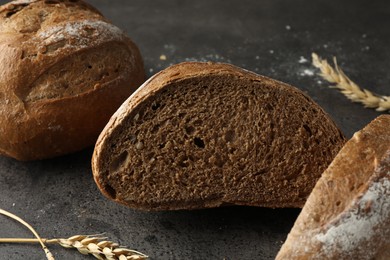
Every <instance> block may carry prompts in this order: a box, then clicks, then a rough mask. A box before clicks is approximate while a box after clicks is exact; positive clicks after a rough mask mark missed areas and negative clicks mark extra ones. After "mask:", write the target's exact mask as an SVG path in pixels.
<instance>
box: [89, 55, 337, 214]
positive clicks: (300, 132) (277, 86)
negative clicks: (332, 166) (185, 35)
mask: <svg viewBox="0 0 390 260" xmlns="http://www.w3.org/2000/svg"><path fill="white" fill-rule="evenodd" d="M343 144H344V137H343V135H342V134H341V132H340V131H339V130H338V129H337V127H336V126H335V125H334V123H333V122H332V121H331V119H330V118H329V117H328V116H327V115H326V114H325V112H324V111H323V110H322V109H321V108H320V107H319V106H318V105H317V104H315V103H314V102H313V101H312V100H311V99H310V98H309V97H307V96H306V95H305V94H303V93H302V92H301V91H299V90H298V89H296V88H294V87H291V86H289V85H287V84H285V83H282V82H279V81H276V80H272V79H270V78H267V77H263V76H260V75H257V74H254V73H251V72H248V71H246V70H243V69H240V68H237V67H235V66H232V65H228V64H216V63H197V62H189V63H181V64H178V65H175V66H172V67H170V68H168V69H166V70H164V71H162V72H160V73H158V74H157V75H155V76H154V77H152V78H151V79H150V80H148V81H147V82H146V83H145V84H143V86H142V87H140V88H139V89H138V90H137V91H136V92H135V93H134V94H133V95H132V96H131V97H130V98H129V99H128V100H127V101H126V102H125V103H124V104H123V105H122V106H121V107H120V108H119V110H118V111H117V112H116V113H115V115H114V116H113V117H112V118H111V120H110V122H109V123H108V125H107V126H106V127H105V129H104V130H103V132H102V133H101V135H100V137H99V139H98V141H97V144H96V147H95V151H94V156H93V159H92V168H93V174H94V178H95V181H96V183H97V185H98V186H99V187H100V189H101V190H102V192H103V193H104V194H105V195H106V196H107V197H109V198H111V199H113V200H115V201H117V202H120V203H123V204H125V205H128V206H130V207H134V208H139V209H145V210H162V209H193V208H202V207H215V206H219V205H222V204H239V205H256V206H266V207H300V206H302V205H303V203H304V201H305V200H306V198H307V196H308V194H309V193H310V191H311V189H312V188H313V186H314V184H315V182H316V181H317V179H318V178H319V176H320V174H321V172H322V171H323V170H324V169H325V168H326V167H327V165H328V164H329V163H330V162H331V160H332V159H333V157H334V156H335V155H336V153H337V152H338V150H339V149H340V148H341V146H342V145H343Z"/></svg>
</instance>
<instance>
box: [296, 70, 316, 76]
mask: <svg viewBox="0 0 390 260" xmlns="http://www.w3.org/2000/svg"><path fill="white" fill-rule="evenodd" d="M299 75H301V76H313V75H314V71H313V70H309V69H304V70H303V71H302V72H301V73H300V74H299Z"/></svg>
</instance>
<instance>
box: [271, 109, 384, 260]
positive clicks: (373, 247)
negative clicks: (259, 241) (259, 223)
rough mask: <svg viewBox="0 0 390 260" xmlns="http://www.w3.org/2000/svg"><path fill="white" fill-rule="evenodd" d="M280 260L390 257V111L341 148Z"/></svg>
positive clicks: (317, 186) (308, 204) (295, 226)
mask: <svg viewBox="0 0 390 260" xmlns="http://www.w3.org/2000/svg"><path fill="white" fill-rule="evenodd" d="M276 259H383V260H385V259H390V115H382V116H379V117H378V118H377V119H375V120H374V121H372V122H371V123H370V124H369V125H368V126H366V127H365V128H364V129H363V130H361V131H359V132H357V133H355V135H354V136H353V138H352V139H351V140H349V141H348V142H347V144H346V145H345V146H344V147H343V148H342V149H341V151H340V152H339V154H338V155H337V156H336V158H335V159H334V160H333V162H332V163H331V165H330V166H329V168H328V169H327V170H326V171H325V172H324V174H323V175H322V177H321V178H320V180H319V181H318V183H317V184H316V186H315V188H314V190H313V192H312V193H311V194H310V197H309V198H308V200H307V202H306V204H305V206H304V207H303V209H302V212H301V214H300V215H299V216H298V219H297V221H296V222H295V224H294V227H293V228H292V230H291V232H290V234H289V235H288V237H287V240H286V242H285V243H284V245H283V246H282V248H281V250H280V252H279V254H278V256H277V258H276Z"/></svg>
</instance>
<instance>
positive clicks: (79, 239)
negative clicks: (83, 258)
mask: <svg viewBox="0 0 390 260" xmlns="http://www.w3.org/2000/svg"><path fill="white" fill-rule="evenodd" d="M0 214H3V215H5V216H8V217H10V218H13V219H14V220H16V221H18V222H20V223H22V224H23V225H25V226H26V227H28V228H29V229H30V230H31V232H32V233H33V234H34V235H35V236H36V239H35V238H0V243H40V244H41V245H42V248H43V249H44V250H45V253H46V257H47V259H48V260H54V257H53V255H52V254H51V253H50V251H49V249H47V247H46V245H45V244H58V245H60V246H62V247H65V248H75V249H77V250H78V251H79V252H80V253H81V254H84V255H88V254H91V255H93V256H94V257H95V258H97V259H99V260H105V259H107V260H128V259H132V260H133V259H134V260H135V259H147V258H148V256H147V255H145V254H143V253H141V252H138V251H135V250H131V249H127V248H124V247H121V246H119V244H117V243H114V242H111V241H107V240H105V239H106V237H101V236H93V235H92V236H88V235H76V236H72V237H70V238H55V239H46V238H41V237H40V236H39V235H38V233H37V232H36V231H35V230H34V229H33V228H32V227H31V225H29V224H28V223H27V222H25V221H24V220H22V219H21V218H19V217H18V216H16V215H14V214H12V213H10V212H8V211H5V210H3V209H0Z"/></svg>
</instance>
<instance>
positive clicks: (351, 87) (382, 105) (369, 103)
mask: <svg viewBox="0 0 390 260" xmlns="http://www.w3.org/2000/svg"><path fill="white" fill-rule="evenodd" d="M312 58H313V65H314V66H315V67H316V68H318V69H320V70H321V73H320V74H319V75H320V76H321V77H322V78H323V79H325V80H326V81H328V82H330V83H332V84H334V85H333V86H331V87H332V88H337V89H339V90H340V91H341V93H343V94H344V95H345V96H346V97H347V98H348V99H350V100H351V101H352V102H358V103H362V104H363V105H364V106H365V107H369V108H375V109H376V110H377V111H387V110H390V96H382V95H378V94H375V93H373V92H371V91H369V90H367V89H362V88H360V87H359V86H358V85H357V84H356V83H355V82H353V81H352V80H351V79H350V78H349V77H348V76H347V75H345V73H344V72H343V71H342V70H341V69H340V67H339V66H338V64H337V60H336V58H333V63H334V68H333V67H332V66H331V65H330V64H329V63H328V61H326V60H325V59H321V57H319V56H318V55H317V54H315V53H312Z"/></svg>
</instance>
